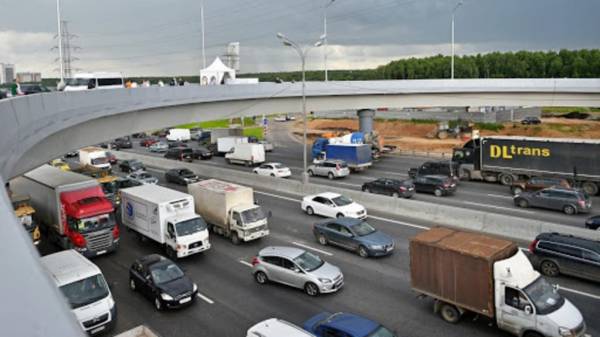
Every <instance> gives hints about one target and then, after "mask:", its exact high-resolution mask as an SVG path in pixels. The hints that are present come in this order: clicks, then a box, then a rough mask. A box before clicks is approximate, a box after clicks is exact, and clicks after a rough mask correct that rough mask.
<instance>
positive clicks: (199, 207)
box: [188, 179, 271, 245]
mask: <svg viewBox="0 0 600 337" xmlns="http://www.w3.org/2000/svg"><path fill="white" fill-rule="evenodd" d="M188 193H189V194H191V195H193V196H194V200H195V202H196V212H198V213H199V214H200V215H202V217H203V218H204V220H206V222H207V223H208V227H209V229H211V230H212V231H213V232H214V233H217V234H220V235H223V236H225V237H228V238H230V239H231V242H233V244H236V245H237V244H239V243H240V241H252V240H255V239H258V238H262V237H263V236H267V235H269V226H268V224H267V218H268V217H270V216H271V212H269V213H268V214H266V213H265V212H264V210H263V209H262V207H260V206H259V205H256V204H255V203H254V191H253V190H252V188H250V187H245V186H240V185H236V184H232V183H228V182H225V181H220V180H216V179H208V180H202V181H199V182H197V183H193V184H189V185H188Z"/></svg>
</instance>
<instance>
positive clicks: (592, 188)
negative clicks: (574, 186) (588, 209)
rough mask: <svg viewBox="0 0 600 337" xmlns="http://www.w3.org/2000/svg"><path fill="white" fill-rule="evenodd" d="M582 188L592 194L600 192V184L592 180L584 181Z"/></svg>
mask: <svg viewBox="0 0 600 337" xmlns="http://www.w3.org/2000/svg"><path fill="white" fill-rule="evenodd" d="M581 188H582V189H583V191H584V192H585V193H586V194H587V195H590V196H592V195H596V194H598V185H596V183H593V182H591V181H586V182H584V183H583V184H582V185H581Z"/></svg>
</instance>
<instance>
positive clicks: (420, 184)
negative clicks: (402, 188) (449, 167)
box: [413, 175, 456, 197]
mask: <svg viewBox="0 0 600 337" xmlns="http://www.w3.org/2000/svg"><path fill="white" fill-rule="evenodd" d="M413 183H414V184H415V190H416V191H417V192H419V193H433V195H435V196H436V197H441V196H444V195H450V194H453V193H454V192H456V182H455V181H454V179H452V178H450V177H448V176H445V175H418V176H416V177H415V178H414V179H413Z"/></svg>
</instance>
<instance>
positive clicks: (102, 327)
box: [90, 325, 105, 333]
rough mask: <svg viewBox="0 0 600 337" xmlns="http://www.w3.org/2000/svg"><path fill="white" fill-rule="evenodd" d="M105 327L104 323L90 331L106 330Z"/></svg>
mask: <svg viewBox="0 0 600 337" xmlns="http://www.w3.org/2000/svg"><path fill="white" fill-rule="evenodd" d="M104 328H105V326H104V325H103V326H99V327H97V328H96V329H94V330H92V331H90V332H91V333H96V332H100V331H102V330H104Z"/></svg>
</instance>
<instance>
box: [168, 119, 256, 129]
mask: <svg viewBox="0 0 600 337" xmlns="http://www.w3.org/2000/svg"><path fill="white" fill-rule="evenodd" d="M256 120H257V121H258V122H259V121H260V118H258V117H257V118H256ZM233 124H241V120H240V119H239V118H234V119H233ZM252 125H254V121H253V120H252V118H250V117H245V118H244V126H252ZM176 127H177V128H181V129H192V128H201V129H215V128H227V127H229V119H219V120H216V121H207V122H195V123H187V124H181V125H177V126H176Z"/></svg>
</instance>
